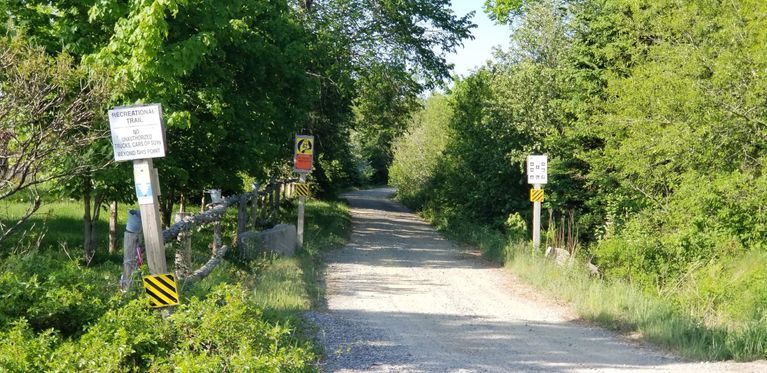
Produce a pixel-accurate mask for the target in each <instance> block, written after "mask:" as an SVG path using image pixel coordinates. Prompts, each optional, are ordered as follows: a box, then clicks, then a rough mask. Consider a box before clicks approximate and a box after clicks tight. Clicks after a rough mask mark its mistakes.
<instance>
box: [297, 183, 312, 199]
mask: <svg viewBox="0 0 767 373" xmlns="http://www.w3.org/2000/svg"><path fill="white" fill-rule="evenodd" d="M296 195H297V196H299V197H301V196H304V197H309V196H311V195H312V193H311V191H310V190H309V184H306V183H296Z"/></svg>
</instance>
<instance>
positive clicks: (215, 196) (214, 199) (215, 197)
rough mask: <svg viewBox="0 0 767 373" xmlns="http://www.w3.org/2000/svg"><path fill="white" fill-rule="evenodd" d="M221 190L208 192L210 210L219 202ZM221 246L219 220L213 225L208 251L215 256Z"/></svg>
mask: <svg viewBox="0 0 767 373" xmlns="http://www.w3.org/2000/svg"><path fill="white" fill-rule="evenodd" d="M221 197H222V196H221V189H211V190H210V203H211V205H210V208H211V209H213V208H215V207H216V205H217V204H218V203H220V202H221V199H222V198H221ZM222 218H223V216H222ZM221 245H223V239H222V238H221V220H220V219H219V220H217V221H216V222H215V223H213V242H211V244H210V246H211V248H210V250H211V252H212V253H213V255H216V251H217V250H218V248H219V247H221Z"/></svg>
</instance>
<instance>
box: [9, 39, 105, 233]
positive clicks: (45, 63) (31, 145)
mask: <svg viewBox="0 0 767 373" xmlns="http://www.w3.org/2000/svg"><path fill="white" fill-rule="evenodd" d="M108 94H109V85H108V84H107V82H105V81H104V80H103V79H101V78H100V77H99V76H98V74H97V73H96V71H93V70H90V69H86V68H85V67H83V66H78V65H76V64H75V63H74V62H73V61H72V59H71V58H70V57H69V56H67V55H64V54H62V55H59V56H58V57H56V58H53V57H49V56H48V55H46V54H45V52H44V51H42V50H41V49H40V48H37V47H34V46H31V45H30V44H29V42H28V41H27V40H25V39H24V37H23V36H22V35H18V36H15V37H3V38H0V142H2V143H1V144H0V145H1V146H0V149H2V150H0V152H1V153H0V199H6V198H9V197H11V196H13V195H14V194H16V193H19V192H23V191H27V192H29V193H30V194H31V196H32V198H31V199H30V200H31V204H30V206H29V209H28V210H27V211H26V213H24V215H23V216H22V217H21V219H20V221H18V222H16V223H15V224H11V223H10V222H6V223H0V229H2V231H1V232H0V240H2V239H4V238H6V237H7V236H8V235H10V234H11V233H13V232H14V231H15V230H16V229H17V228H18V227H19V226H20V224H21V223H22V222H24V221H25V220H26V219H28V218H29V217H30V216H31V215H32V214H33V213H34V212H35V211H36V210H37V209H38V208H39V207H40V196H39V194H38V192H37V187H38V186H40V185H41V184H44V183H47V182H50V181H54V180H56V181H58V182H61V180H62V179H68V178H73V177H78V176H79V175H83V174H85V173H86V172H87V171H88V170H89V168H88V167H99V166H98V165H88V166H86V165H82V164H64V163H62V162H60V158H61V155H62V154H67V153H77V152H87V151H88V148H89V146H90V145H91V144H92V143H93V142H94V141H98V140H99V139H102V138H104V137H105V136H106V131H105V129H104V127H103V126H100V125H99V124H100V123H103V122H102V119H101V118H102V115H103V114H102V113H103V112H102V110H103V108H104V104H105V102H106V100H107V99H108ZM102 166H103V164H102Z"/></svg>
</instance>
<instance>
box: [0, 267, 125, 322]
mask: <svg viewBox="0 0 767 373" xmlns="http://www.w3.org/2000/svg"><path fill="white" fill-rule="evenodd" d="M0 271H1V272H2V275H0V287H2V288H3V294H2V295H0V325H9V324H10V323H11V322H12V321H14V320H16V319H19V318H24V319H26V320H27V321H26V323H27V324H28V325H29V327H31V328H33V329H35V330H37V331H41V330H45V329H49V328H53V329H55V330H57V331H58V332H60V333H62V334H63V335H65V336H69V335H74V334H79V333H81V332H82V331H83V327H84V326H86V325H88V324H90V323H92V322H93V321H95V320H97V319H98V318H99V317H101V315H102V314H103V313H104V312H105V311H106V310H107V309H109V308H111V307H114V306H115V304H116V303H117V301H118V300H119V299H118V298H114V297H113V295H114V294H116V292H117V278H116V277H115V275H114V274H115V273H119V269H118V268H117V266H110V267H109V268H103V267H102V268H100V269H99V270H92V269H89V268H84V267H82V266H81V265H80V264H79V263H78V262H77V261H73V260H67V259H66V258H62V257H61V256H53V255H46V254H42V253H32V254H26V255H12V256H10V257H8V258H6V259H4V260H3V262H2V266H0Z"/></svg>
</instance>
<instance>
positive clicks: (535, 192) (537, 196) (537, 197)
mask: <svg viewBox="0 0 767 373" xmlns="http://www.w3.org/2000/svg"><path fill="white" fill-rule="evenodd" d="M530 202H543V189H530Z"/></svg>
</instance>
